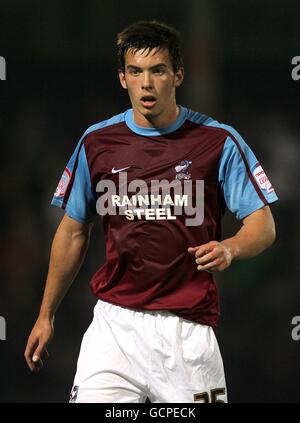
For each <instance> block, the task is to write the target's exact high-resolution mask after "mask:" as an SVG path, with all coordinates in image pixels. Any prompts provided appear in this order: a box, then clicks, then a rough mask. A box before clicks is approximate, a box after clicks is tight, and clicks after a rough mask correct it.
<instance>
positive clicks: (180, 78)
mask: <svg viewBox="0 0 300 423" xmlns="http://www.w3.org/2000/svg"><path fill="white" fill-rule="evenodd" d="M183 79H184V68H179V69H178V70H177V71H176V72H175V87H179V86H180V85H181V84H182V82H183Z"/></svg>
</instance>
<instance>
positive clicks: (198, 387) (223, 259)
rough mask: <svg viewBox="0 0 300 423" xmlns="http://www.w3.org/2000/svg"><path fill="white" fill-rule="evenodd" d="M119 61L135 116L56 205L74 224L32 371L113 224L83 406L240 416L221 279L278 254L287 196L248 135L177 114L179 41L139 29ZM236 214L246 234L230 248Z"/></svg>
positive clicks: (81, 367)
mask: <svg viewBox="0 0 300 423" xmlns="http://www.w3.org/2000/svg"><path fill="white" fill-rule="evenodd" d="M117 48H118V59H119V78H120V82H121V85H122V87H123V88H124V89H126V90H127V91H128V94H129V98H130V102H131V105H132V108H131V109H129V110H127V111H125V112H124V113H121V114H119V115H116V116H114V117H112V118H110V119H108V120H105V121H102V122H100V123H97V124H95V125H93V126H91V127H90V128H88V129H87V131H86V132H85V133H84V134H83V136H82V138H81V139H80V141H79V143H78V145H77V147H76V149H75V151H74V153H73V155H72V157H71V158H70V160H69V162H68V164H67V167H66V169H65V171H64V173H63V175H62V178H61V180H60V182H59V184H58V187H57V190H56V192H55V194H54V197H53V201H52V204H54V205H56V206H58V207H61V208H63V209H65V215H64V217H63V219H62V221H61V223H60V225H59V227H58V229H57V232H56V235H55V237H54V240H53V244H52V250H51V257H50V265H49V272H48V277H47V281H46V287H45V292H44V297H43V301H42V305H41V309H40V314H39V317H38V319H37V321H36V323H35V325H34V327H33V329H32V332H31V334H30V336H29V339H28V343H27V347H26V351H25V357H26V360H27V363H28V366H29V367H30V369H31V370H32V371H34V372H38V371H39V370H40V369H41V367H42V366H43V360H44V358H45V357H47V355H48V353H47V348H46V347H47V344H48V343H49V341H50V339H51V337H52V335H53V321H54V315H55V313H56V310H57V308H58V306H59V304H60V302H61V301H62V299H63V297H64V295H65V294H66V292H67V291H68V289H69V287H70V285H71V283H72V281H73V280H74V278H75V276H76V274H77V272H78V270H79V268H80V266H81V264H82V262H83V259H84V256H85V253H86V250H87V247H88V243H89V238H90V232H91V228H92V225H93V220H94V219H95V218H96V217H97V216H98V215H100V216H101V220H102V223H103V226H104V231H105V240H106V263H105V264H104V265H103V266H102V267H101V268H100V269H99V270H98V271H97V273H96V274H95V275H94V276H93V279H92V283H91V285H92V290H93V293H94V294H95V296H96V297H97V299H98V301H97V304H96V306H95V308H94V318H93V321H92V323H91V325H90V326H89V328H88V329H87V332H86V333H85V335H84V337H83V341H82V345H81V350H80V355H79V359H78V364H77V372H76V375H75V380H74V385H73V389H72V392H71V399H70V401H71V402H106V403H111V402H128V403H130V402H144V401H145V400H146V398H147V397H148V398H149V399H150V401H151V402H166V403H168V402H194V401H199V402H226V401H227V391H226V383H225V376H224V369H223V363H222V358H221V354H220V351H219V348H218V343H217V340H216V337H215V334H214V328H215V327H216V325H217V322H218V317H219V304H218V294H217V288H216V284H215V282H214V278H213V273H214V272H221V271H223V270H225V269H226V268H228V267H229V266H230V265H231V263H232V262H233V261H235V260H240V259H246V258H250V257H254V256H256V255H258V254H259V253H261V252H262V251H263V250H265V249H266V248H267V247H269V246H270V245H271V244H272V243H273V242H274V239H275V227H274V221H273V217H272V214H271V211H270V208H269V204H270V203H273V202H274V201H276V200H277V196H276V194H275V192H274V190H273V188H272V185H271V183H270V182H269V179H268V178H267V176H266V174H265V173H264V170H263V168H262V167H261V165H260V164H259V162H258V160H257V159H256V157H255V155H254V153H253V152H252V151H251V149H250V147H249V146H248V145H247V144H246V143H245V141H244V140H243V139H242V137H241V136H240V135H239V133H238V132H237V131H236V130H234V129H233V128H232V127H230V126H227V125H224V124H221V123H219V122H217V121H216V120H213V119H211V118H209V117H207V116H205V115H203V114H201V113H198V112H195V111H192V110H190V109H188V108H186V107H183V106H180V105H177V103H176V96H175V92H176V88H177V87H179V86H180V85H181V83H182V81H183V77H184V71H183V64H182V57H181V52H180V48H179V35H178V33H177V31H175V30H174V29H173V28H171V27H169V26H167V25H165V24H162V23H158V22H154V21H149V22H148V21H143V22H137V23H134V24H132V25H130V26H129V27H127V28H126V29H124V30H123V31H122V32H121V33H120V34H118V37H117ZM226 206H227V207H228V209H230V210H231V212H232V213H234V214H235V216H236V218H237V219H239V220H240V221H241V227H240V229H239V231H238V232H237V233H236V234H233V236H232V237H230V238H227V239H223V240H222V238H221V220H222V216H223V214H224V211H225V207H226Z"/></svg>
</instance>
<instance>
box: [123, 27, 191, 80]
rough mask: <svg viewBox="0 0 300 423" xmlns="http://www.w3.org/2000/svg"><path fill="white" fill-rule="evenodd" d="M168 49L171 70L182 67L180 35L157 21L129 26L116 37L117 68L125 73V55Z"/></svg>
mask: <svg viewBox="0 0 300 423" xmlns="http://www.w3.org/2000/svg"><path fill="white" fill-rule="evenodd" d="M155 48H157V49H159V50H160V49H163V48H165V49H168V50H169V53H170V56H171V60H172V65H173V70H174V71H175V72H176V71H177V70H178V69H179V68H180V67H182V66H183V60H182V55H181V50H180V35H179V33H178V32H177V31H176V30H175V29H174V28H172V27H170V26H168V25H166V24H164V23H161V22H157V21H140V22H136V23H133V24H131V25H129V26H128V27H127V28H125V29H124V30H123V31H121V32H120V33H119V34H118V35H117V49H118V50H117V56H118V67H119V69H120V70H121V71H122V72H125V54H126V53H127V51H128V50H132V51H133V53H135V52H137V51H138V50H147V49H149V52H150V51H151V50H152V49H155Z"/></svg>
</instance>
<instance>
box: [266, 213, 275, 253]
mask: <svg viewBox="0 0 300 423" xmlns="http://www.w3.org/2000/svg"><path fill="white" fill-rule="evenodd" d="M275 240H276V228H275V223H274V220H273V219H272V222H270V225H269V227H268V230H267V234H266V248H269V247H271V245H273V244H274V242H275Z"/></svg>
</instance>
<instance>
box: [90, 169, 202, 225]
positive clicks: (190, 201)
mask: <svg viewBox="0 0 300 423" xmlns="http://www.w3.org/2000/svg"><path fill="white" fill-rule="evenodd" d="M190 164H191V162H189V161H184V162H181V163H180V164H178V165H177V166H176V169H175V171H176V172H177V175H182V176H180V177H179V178H175V179H174V180H171V181H168V180H167V179H162V180H156V179H153V180H151V183H150V184H148V183H147V182H146V181H144V180H142V179H134V180H132V181H130V182H129V183H128V179H127V172H121V171H120V172H119V173H118V179H119V180H118V182H117V183H116V181H112V180H110V179H104V180H101V181H99V182H98V184H97V187H96V192H98V193H99V194H100V195H99V198H98V200H97V202H96V210H97V212H98V214H99V215H100V216H105V215H107V214H108V215H123V216H125V218H126V219H127V220H132V221H136V220H146V221H151V220H176V219H177V218H178V216H184V218H185V225H186V226H198V225H201V224H202V223H203V220H204V181H203V180H195V181H193V180H191V179H189V178H190V174H189V173H188V172H187V168H188V166H189V165H190Z"/></svg>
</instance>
